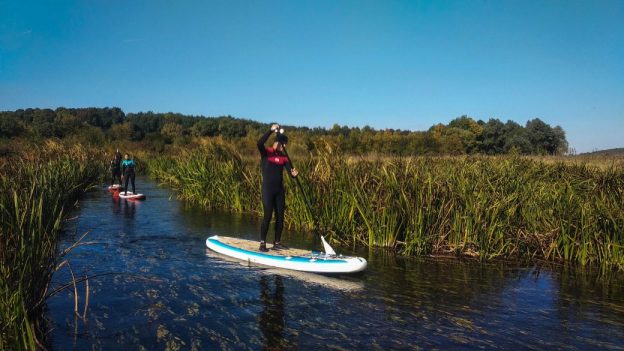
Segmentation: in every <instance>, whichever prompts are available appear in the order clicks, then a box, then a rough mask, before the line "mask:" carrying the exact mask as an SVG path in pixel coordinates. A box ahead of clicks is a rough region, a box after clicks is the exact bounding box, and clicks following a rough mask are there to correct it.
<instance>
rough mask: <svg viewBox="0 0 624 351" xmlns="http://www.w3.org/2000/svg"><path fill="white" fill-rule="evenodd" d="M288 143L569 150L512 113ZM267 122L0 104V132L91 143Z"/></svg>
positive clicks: (305, 136) (238, 129) (556, 134)
mask: <svg viewBox="0 0 624 351" xmlns="http://www.w3.org/2000/svg"><path fill="white" fill-rule="evenodd" d="M285 128H286V129H287V130H288V134H290V135H291V137H292V139H291V140H292V142H291V144H293V146H296V147H297V148H298V149H299V150H304V151H309V152H313V151H314V150H315V149H317V148H319V147H329V148H335V149H338V150H341V151H342V152H345V153H352V154H370V153H378V154H383V155H402V156H407V155H425V154H441V155H444V154H451V155H457V154H488V155H497V154H510V153H514V154H523V155H561V154H565V153H566V152H567V151H568V142H567V140H566V136H565V132H564V130H563V128H561V127H560V126H555V127H551V126H550V125H549V124H548V123H545V122H544V121H542V120H541V119H539V118H534V119H531V120H528V121H527V122H526V123H525V124H524V125H520V124H519V123H516V122H514V121H511V120H509V121H507V122H502V121H501V120H499V119H496V118H492V119H489V120H488V121H482V120H474V119H473V118H470V117H468V116H461V117H458V118H455V119H453V120H452V121H451V122H449V123H448V124H442V123H440V124H436V125H434V126H432V127H430V128H429V129H428V130H426V131H407V130H400V129H383V130H380V129H375V128H371V127H369V126H365V127H362V128H360V127H348V126H341V125H339V124H335V125H334V126H333V127H332V128H318V127H317V128H309V127H297V126H285ZM267 129H268V124H266V123H260V122H257V121H252V120H248V119H241V118H234V117H232V116H220V117H204V116H188V115H183V114H179V113H154V112H139V113H127V114H126V113H124V112H123V111H122V110H121V109H120V108H117V107H113V108H63V107H60V108H57V109H56V110H52V109H38V108H37V109H32V108H29V109H19V110H16V111H4V112H0V138H2V139H4V140H6V139H9V138H30V139H39V138H42V139H43V138H68V137H71V138H77V139H79V140H80V141H83V142H88V143H91V144H96V145H105V144H106V143H110V142H119V141H124V142H137V143H140V144H142V145H143V146H145V147H148V148H151V149H154V150H157V151H163V150H165V149H166V148H167V146H168V145H182V146H183V145H185V144H189V143H192V142H193V140H195V139H197V138H223V139H227V140H231V141H233V142H235V143H236V144H237V145H240V146H242V147H249V148H253V145H254V142H255V140H256V139H257V138H258V137H259V136H260V135H261V134H262V133H264V132H265V131H266V130H267Z"/></svg>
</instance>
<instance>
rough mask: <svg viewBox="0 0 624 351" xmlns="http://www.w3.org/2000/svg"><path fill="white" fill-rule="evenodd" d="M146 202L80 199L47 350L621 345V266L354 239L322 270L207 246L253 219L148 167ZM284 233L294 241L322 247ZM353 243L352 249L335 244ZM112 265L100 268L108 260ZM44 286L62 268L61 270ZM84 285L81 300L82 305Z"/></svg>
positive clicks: (52, 306)
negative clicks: (180, 196)
mask: <svg viewBox="0 0 624 351" xmlns="http://www.w3.org/2000/svg"><path fill="white" fill-rule="evenodd" d="M139 187H140V189H141V192H144V193H146V194H147V196H148V198H147V200H146V201H144V202H130V201H126V200H119V199H112V197H111V196H110V194H108V193H107V192H106V191H104V190H103V191H101V192H95V193H92V194H88V196H87V197H86V198H85V199H84V200H83V201H81V203H80V208H79V209H78V210H77V211H76V214H77V215H78V219H77V220H76V221H74V222H72V223H70V224H68V226H67V230H66V232H65V234H64V235H63V237H62V240H61V243H60V249H62V248H64V247H67V246H69V245H71V244H72V243H73V242H74V241H75V240H76V239H77V238H78V237H79V236H80V235H81V234H82V233H84V232H86V231H87V230H90V231H91V232H90V234H89V236H88V237H87V240H89V241H95V242H97V245H89V246H81V247H79V248H77V249H76V250H75V251H74V252H72V254H71V255H70V256H69V259H70V262H71V265H72V268H73V270H74V272H76V274H77V275H78V276H84V275H98V274H107V275H100V276H98V277H96V278H93V279H90V281H89V292H90V294H89V308H88V311H87V314H86V319H85V320H82V319H79V318H74V316H73V310H74V297H73V290H65V291H63V292H62V293H60V294H57V295H55V296H53V297H52V298H50V299H49V301H48V318H49V320H50V325H51V330H52V331H51V335H50V346H51V348H53V349H59V350H68V349H92V348H93V349H127V348H133V349H166V348H169V349H198V350H199V349H203V350H213V349H235V350H263V349H264V350H278V349H319V348H323V349H367V350H368V349H373V350H374V349H377V350H387V349H393V350H397V349H399V350H400V349H409V350H411V349H415V348H424V349H458V348H460V349H483V348H485V349H536V350H542V349H572V350H582V349H621V348H622V347H623V346H624V344H623V342H622V340H624V296H623V291H624V289H623V284H622V282H623V279H622V277H621V275H618V274H613V275H612V276H606V277H605V276H598V275H597V274H595V273H592V272H588V271H584V272H583V271H579V270H575V269H571V268H565V267H564V268H556V269H538V268H535V267H525V266H519V265H514V264H508V263H489V264H481V263H478V262H471V261H470V262H464V261H460V260H433V259H428V258H405V257H399V256H395V255H392V254H389V253H387V252H385V251H378V250H363V251H358V252H357V254H358V255H360V256H364V257H365V258H366V259H367V260H368V261H369V266H368V269H367V271H366V272H364V273H363V274H359V275H355V276H322V275H316V274H307V273H297V272H292V271H284V270H279V269H272V268H266V267H254V266H252V267H249V266H248V265H247V264H245V263H244V262H241V261H237V260H232V259H228V258H226V257H223V256H222V255H219V254H216V253H213V252H210V251H209V250H207V248H206V247H205V239H206V237H208V236H209V235H213V234H217V235H228V236H238V237H243V238H247V239H256V238H257V235H258V231H259V222H258V220H257V219H256V218H253V217H249V216H243V215H238V214H231V213H223V212H206V211H204V210H201V209H198V208H192V207H186V206H184V205H183V204H182V203H181V202H179V201H177V200H175V198H173V197H172V194H171V193H170V192H169V191H168V190H166V189H162V188H159V187H157V186H156V185H155V184H154V183H152V182H151V181H149V180H147V179H146V178H140V179H138V180H137V188H139ZM312 239H313V238H312V237H311V236H310V235H301V234H299V233H294V232H288V231H287V232H285V233H284V241H285V242H286V243H288V244H289V245H291V246H293V247H301V248H308V249H318V248H319V246H318V245H319V244H318V243H315V242H314V241H313V240H312ZM340 251H341V252H342V253H345V254H352V253H353V251H350V250H349V249H348V248H340ZM111 272H113V273H115V274H109V273H111ZM53 280H54V284H53V287H52V288H54V287H55V286H59V285H60V284H61V283H63V282H67V281H68V280H69V272H67V271H66V270H62V271H59V272H57V273H56V274H55V276H54V279H53ZM84 291H85V286H84V285H83V284H81V285H80V286H79V293H80V297H79V310H80V311H81V312H82V311H83V307H84V304H85V299H84Z"/></svg>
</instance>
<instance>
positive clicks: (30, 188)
mask: <svg viewBox="0 0 624 351" xmlns="http://www.w3.org/2000/svg"><path fill="white" fill-rule="evenodd" d="M14 150H15V152H13V153H12V155H11V156H5V157H0V197H1V202H0V223H1V224H2V227H1V229H0V247H1V248H2V249H0V321H1V322H2V323H0V349H2V350H4V349H16V350H21V349H24V350H34V349H39V348H41V347H42V345H44V344H45V340H44V339H45V328H46V326H45V321H44V320H43V314H44V310H45V300H46V297H47V295H48V293H49V292H50V291H49V289H48V285H49V283H50V279H51V277H52V273H53V272H54V271H55V270H56V269H58V268H60V267H59V266H62V265H60V263H61V262H60V261H59V260H61V259H62V256H59V253H58V248H57V239H58V235H59V234H60V232H61V230H62V226H63V221H64V219H65V218H66V215H67V213H68V212H69V210H70V209H71V208H72V207H73V206H74V204H75V202H76V200H77V199H78V197H79V195H81V194H82V193H84V192H85V191H86V190H87V189H89V188H91V187H92V186H94V185H95V184H96V183H98V182H99V180H101V176H102V174H103V173H102V172H103V165H102V162H99V161H97V160H96V159H97V157H99V156H98V154H97V152H94V151H92V150H89V149H85V148H83V147H81V146H80V145H74V146H67V145H65V144H62V143H60V142H54V141H47V142H45V143H43V144H40V145H34V144H30V143H24V144H21V145H14Z"/></svg>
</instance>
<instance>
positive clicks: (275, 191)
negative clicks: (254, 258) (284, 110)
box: [258, 124, 298, 252]
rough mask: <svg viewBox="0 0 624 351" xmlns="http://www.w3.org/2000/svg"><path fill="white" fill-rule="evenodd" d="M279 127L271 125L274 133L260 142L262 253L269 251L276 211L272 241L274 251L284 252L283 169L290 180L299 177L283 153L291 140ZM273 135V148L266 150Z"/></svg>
mask: <svg viewBox="0 0 624 351" xmlns="http://www.w3.org/2000/svg"><path fill="white" fill-rule="evenodd" d="M279 129H280V126H279V125H278V124H273V125H271V129H270V130H269V131H267V132H266V133H264V135H263V136H262V137H260V139H259V140H258V150H259V151H260V155H261V161H260V165H261V167H262V206H263V208H264V218H263V220H262V226H261V228H260V251H264V252H266V251H269V250H268V249H267V247H266V237H267V232H268V231H269V224H270V223H271V217H273V211H275V215H276V218H275V240H274V241H273V249H276V250H279V249H285V248H286V247H285V246H284V245H282V243H281V241H280V239H281V237H282V229H283V228H284V210H285V208H286V191H285V190H284V181H283V179H282V173H283V170H284V168H286V170H287V171H288V173H289V174H290V176H291V177H293V178H294V177H296V176H297V174H298V172H297V170H296V169H295V168H293V167H292V165H291V164H290V160H289V159H288V157H287V156H286V154H285V153H284V145H286V144H287V143H288V137H287V136H286V135H284V134H282V133H279ZM272 132H276V133H277V135H276V137H275V141H274V142H273V147H269V148H267V147H265V146H264V144H265V143H266V142H267V140H268V139H269V136H270V135H271V133H272Z"/></svg>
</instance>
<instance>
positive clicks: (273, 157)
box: [266, 147, 288, 166]
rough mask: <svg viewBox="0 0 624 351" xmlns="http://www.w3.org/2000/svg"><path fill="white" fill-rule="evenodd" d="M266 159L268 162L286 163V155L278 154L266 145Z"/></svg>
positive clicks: (281, 164)
mask: <svg viewBox="0 0 624 351" xmlns="http://www.w3.org/2000/svg"><path fill="white" fill-rule="evenodd" d="M266 151H267V161H269V162H270V163H273V164H276V165H280V166H283V165H285V164H287V163H288V157H286V156H284V155H280V154H278V153H277V152H276V151H275V149H273V148H272V147H267V148H266Z"/></svg>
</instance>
